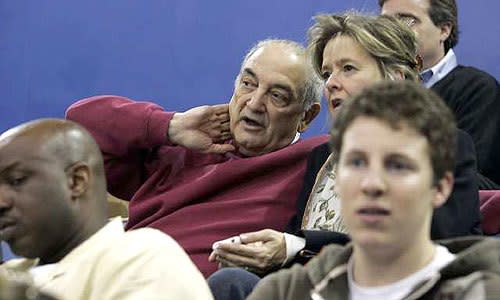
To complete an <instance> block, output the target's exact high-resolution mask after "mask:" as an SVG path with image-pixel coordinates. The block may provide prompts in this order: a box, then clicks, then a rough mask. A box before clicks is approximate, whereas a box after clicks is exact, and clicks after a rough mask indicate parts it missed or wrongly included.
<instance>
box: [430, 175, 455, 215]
mask: <svg viewBox="0 0 500 300" xmlns="http://www.w3.org/2000/svg"><path fill="white" fill-rule="evenodd" d="M454 182H455V180H454V178H453V173H452V172H450V171H448V172H446V173H445V174H444V176H443V178H441V179H440V180H439V181H438V183H437V184H436V187H435V188H436V195H435V196H434V199H433V201H432V206H433V207H434V208H437V207H440V206H441V205H443V204H444V203H445V202H446V200H448V197H449V196H450V194H451V191H452V190H453V183H454Z"/></svg>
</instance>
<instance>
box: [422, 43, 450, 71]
mask: <svg viewBox="0 0 500 300" xmlns="http://www.w3.org/2000/svg"><path fill="white" fill-rule="evenodd" d="M445 55H446V52H445V51H444V47H442V48H441V50H440V51H438V52H437V53H436V54H435V55H433V56H430V57H427V58H426V59H424V63H423V69H424V70H427V69H430V68H432V67H434V66H435V65H437V64H438V63H439V61H441V59H443V58H444V56H445Z"/></svg>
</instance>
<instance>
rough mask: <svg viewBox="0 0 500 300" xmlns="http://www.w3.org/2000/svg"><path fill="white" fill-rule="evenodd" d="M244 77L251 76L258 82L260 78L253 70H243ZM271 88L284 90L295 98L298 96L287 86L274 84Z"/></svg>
mask: <svg viewBox="0 0 500 300" xmlns="http://www.w3.org/2000/svg"><path fill="white" fill-rule="evenodd" d="M242 75H250V76H252V77H253V78H255V79H256V80H257V81H258V80H259V77H258V76H257V74H255V72H254V71H253V70H252V69H251V68H245V69H243V72H242ZM270 88H278V89H282V90H285V91H286V92H288V93H289V94H291V95H292V96H294V97H295V96H296V95H295V93H294V92H293V89H292V88H291V87H290V86H289V85H287V84H281V83H274V84H272V85H271V86H270Z"/></svg>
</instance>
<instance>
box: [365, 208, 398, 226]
mask: <svg viewBox="0 0 500 300" xmlns="http://www.w3.org/2000/svg"><path fill="white" fill-rule="evenodd" d="M390 214H391V212H390V211H389V210H388V209H386V208H384V207H380V206H365V207H362V208H360V209H358V210H357V216H358V217H359V219H360V220H361V222H363V223H364V224H366V225H367V226H370V227H377V226H378V225H381V224H382V223H383V222H384V220H385V219H386V218H387V217H388V216H390Z"/></svg>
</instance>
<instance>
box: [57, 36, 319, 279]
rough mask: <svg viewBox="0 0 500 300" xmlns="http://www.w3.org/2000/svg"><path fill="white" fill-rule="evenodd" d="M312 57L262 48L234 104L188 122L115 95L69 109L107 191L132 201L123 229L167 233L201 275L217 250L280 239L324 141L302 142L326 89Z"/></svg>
mask: <svg viewBox="0 0 500 300" xmlns="http://www.w3.org/2000/svg"><path fill="white" fill-rule="evenodd" d="M306 56H307V55H306V52H305V49H304V48H303V47H302V46H300V45H299V44H297V43H295V42H291V41H286V40H266V41H262V42H260V43H258V44H257V45H256V46H255V47H253V48H252V49H251V50H250V51H249V52H248V54H247V56H246V57H245V59H244V61H243V63H242V66H241V70H240V73H239V74H238V76H237V78H236V82H235V89H234V93H233V96H232V98H231V101H230V103H229V104H222V105H215V106H202V107H196V108H193V109H191V110H188V111H186V112H184V113H174V112H167V111H165V110H163V108H162V107H160V106H158V105H156V104H154V103H150V102H136V101H132V100H129V99H127V98H124V97H118V96H97V97H92V98H88V99H83V100H80V101H78V102H77V103H75V104H73V105H72V106H71V107H70V108H69V109H68V111H67V118H68V119H70V120H74V121H76V122H78V123H80V124H82V125H83V126H85V127H86V128H87V129H88V130H89V131H90V132H91V133H92V135H93V136H94V137H95V139H96V140H97V142H98V143H99V145H100V147H101V151H102V152H103V154H104V158H105V166H106V172H107V174H106V176H107V179H108V190H109V192H110V193H111V194H113V195H115V196H118V197H120V198H123V199H130V207H129V209H130V219H129V222H128V224H127V229H132V228H138V227H154V228H157V229H160V230H162V231H164V232H166V233H168V234H169V235H171V236H172V237H174V238H175V239H176V240H177V241H178V242H179V243H180V244H181V246H183V247H184V249H185V250H186V252H187V253H188V254H189V255H190V256H191V259H192V260H193V261H194V263H195V264H196V265H197V266H198V267H199V268H200V270H201V271H202V272H203V274H204V275H205V276H208V275H210V274H211V273H213V272H214V271H215V270H216V269H217V265H216V264H215V263H213V262H209V261H208V256H209V253H210V252H211V246H212V243H214V242H215V241H219V240H222V239H225V238H228V237H231V236H235V235H238V234H240V233H241V232H252V231H257V230H260V229H263V228H272V229H275V230H280V231H283V229H284V228H285V225H286V224H287V222H288V221H289V219H290V217H291V216H292V215H293V214H294V213H295V201H296V199H297V196H298V193H299V191H300V188H301V185H302V178H303V175H304V170H305V164H306V158H307V155H308V153H309V152H310V150H311V149H313V148H314V147H315V146H318V145H320V144H322V143H324V142H325V141H326V140H327V138H326V137H325V136H323V137H315V138H311V139H308V140H299V138H298V136H299V133H300V132H303V131H304V130H306V128H307V127H308V125H309V124H310V122H311V121H312V120H313V119H314V117H316V115H317V114H318V112H319V101H320V97H321V89H322V86H321V81H320V80H318V78H317V77H315V75H314V72H313V70H312V68H311V66H310V65H309V63H308V59H307V57H306ZM259 246H262V247H263V246H264V245H256V247H259Z"/></svg>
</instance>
